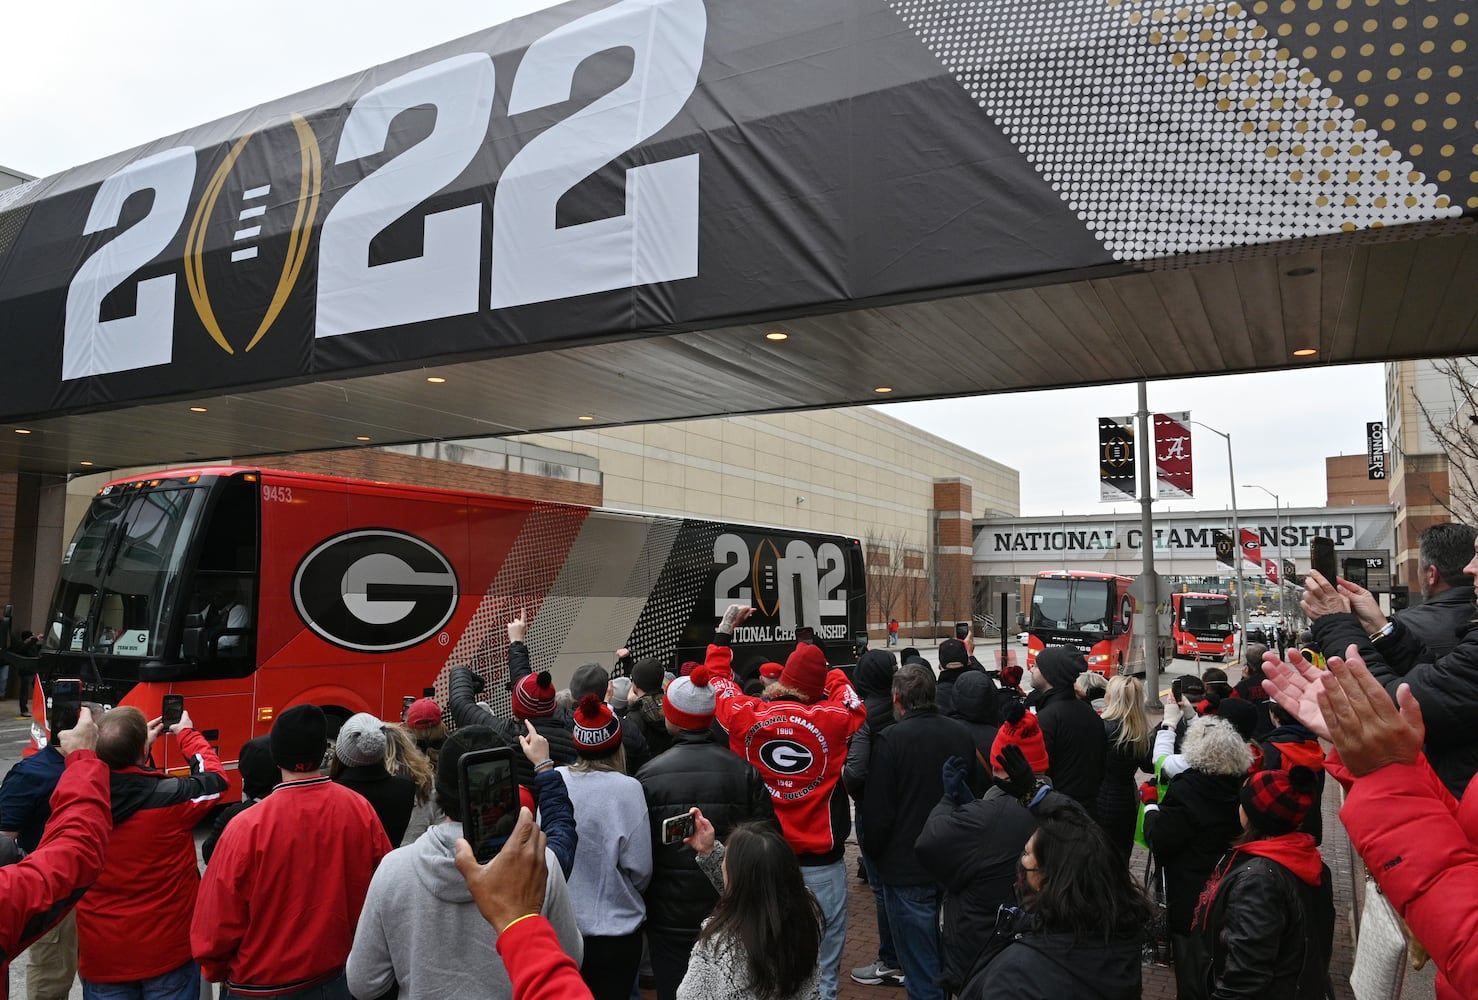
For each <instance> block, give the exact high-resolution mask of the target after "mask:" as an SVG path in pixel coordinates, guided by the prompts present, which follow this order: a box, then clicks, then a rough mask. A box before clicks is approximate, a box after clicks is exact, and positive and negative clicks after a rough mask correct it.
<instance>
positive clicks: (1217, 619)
mask: <svg viewBox="0 0 1478 1000" xmlns="http://www.w3.org/2000/svg"><path fill="white" fill-rule="evenodd" d="M1181 617H1182V618H1183V619H1184V622H1185V626H1184V627H1185V628H1187V629H1202V630H1204V631H1208V632H1230V631H1231V630H1232V602H1231V601H1213V600H1207V599H1205V598H1202V599H1200V600H1197V599H1196V598H1194V597H1188V598H1186V599H1185V600H1184V602H1183V603H1182V605H1181Z"/></svg>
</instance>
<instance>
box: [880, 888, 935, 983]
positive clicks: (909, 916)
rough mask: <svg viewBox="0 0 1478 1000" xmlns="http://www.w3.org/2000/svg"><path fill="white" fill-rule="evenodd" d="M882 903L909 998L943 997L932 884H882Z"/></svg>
mask: <svg viewBox="0 0 1478 1000" xmlns="http://www.w3.org/2000/svg"><path fill="white" fill-rule="evenodd" d="M883 904H884V905H885V906H886V907H887V910H888V924H889V926H890V927H891V928H892V929H893V947H894V948H896V949H897V950H898V961H899V963H900V964H901V966H902V968H903V980H904V982H903V985H904V987H905V988H906V989H907V990H908V998H909V1000H944V991H943V990H941V989H940V988H939V984H938V983H937V980H938V979H939V896H938V893H937V891H936V890H935V888H934V886H933V885H889V884H888V883H886V882H884V883H883Z"/></svg>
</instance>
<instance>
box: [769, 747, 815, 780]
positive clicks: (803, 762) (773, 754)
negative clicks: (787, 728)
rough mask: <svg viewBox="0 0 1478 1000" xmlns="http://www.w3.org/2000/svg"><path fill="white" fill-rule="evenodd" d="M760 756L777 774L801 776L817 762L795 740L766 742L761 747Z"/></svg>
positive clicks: (807, 750) (805, 748)
mask: <svg viewBox="0 0 1478 1000" xmlns="http://www.w3.org/2000/svg"><path fill="white" fill-rule="evenodd" d="M759 756H760V760H762V761H764V762H765V766H766V767H768V768H769V769H770V770H771V771H774V772H775V773H776V774H800V773H801V772H803V771H805V770H807V769H808V768H809V767H810V766H811V764H812V762H813V761H814V760H815V757H814V756H812V754H811V751H810V750H809V749H808V748H807V747H805V746H804V745H803V744H800V743H797V742H796V741H795V740H766V741H765V742H764V743H763V744H761V746H760V749H759Z"/></svg>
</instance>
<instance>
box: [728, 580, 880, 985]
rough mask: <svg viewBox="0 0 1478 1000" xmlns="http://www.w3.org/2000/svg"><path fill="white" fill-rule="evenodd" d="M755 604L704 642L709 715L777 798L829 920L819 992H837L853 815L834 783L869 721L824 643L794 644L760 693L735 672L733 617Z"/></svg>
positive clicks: (785, 828) (737, 609)
mask: <svg viewBox="0 0 1478 1000" xmlns="http://www.w3.org/2000/svg"><path fill="white" fill-rule="evenodd" d="M753 613H754V609H753V608H751V607H747V606H745V605H742V604H731V605H729V608H728V610H727V611H726V612H725V613H724V617H723V621H721V622H720V623H719V626H718V630H717V632H716V633H715V634H714V637H713V643H712V644H711V645H710V646H709V647H708V656H707V664H708V671H709V674H710V676H711V678H712V679H711V680H710V682H709V683H710V684H711V685H712V687H713V689H714V693H715V698H716V701H715V704H714V713H713V716H714V720H715V721H716V722H717V723H718V724H719V725H720V726H721V727H723V730H724V731H725V732H726V733H728V734H729V749H730V750H732V751H734V752H735V753H736V754H738V755H739V756H740V757H743V758H744V759H745V760H747V761H749V763H750V764H752V765H754V768H755V770H757V771H759V773H760V777H761V778H762V779H763V780H764V782H765V787H766V788H767V789H769V792H770V798H771V799H772V800H773V802H774V804H775V818H776V819H777V820H779V821H780V832H781V833H783V834H784V835H785V841H786V843H788V844H789V845H790V849H791V850H792V851H794V852H795V854H796V860H797V861H799V862H800V865H801V874H802V876H803V877H804V878H805V880H806V885H807V886H809V887H810V889H811V892H812V893H814V894H815V896H816V901H817V902H818V903H820V904H821V915H822V917H823V918H824V919H825V921H826V926H825V929H824V930H823V932H822V940H821V962H820V978H821V1000H836V994H837V977H838V974H839V972H840V969H841V961H842V945H843V943H844V942H845V940H846V936H847V871H846V863H845V862H844V861H843V860H842V852H843V850H844V849H845V847H846V842H847V834H848V833H849V832H850V831H851V826H852V815H851V810H850V808H849V807H848V804H847V795H846V792H845V791H844V790H843V788H842V785H841V780H840V779H841V776H842V766H843V765H844V764H845V763H846V762H847V741H848V740H849V739H851V738H852V734H853V733H855V732H857V730H858V729H860V728H862V724H863V723H864V722H866V721H867V709H866V707H864V706H863V704H862V699H861V698H860V697H858V696H857V692H856V691H854V690H853V689H852V683H851V682H850V681H849V680H847V675H846V674H844V673H842V672H841V671H840V670H832V669H829V668H828V666H827V662H826V653H825V652H823V651H822V649H821V647H820V646H817V645H815V644H814V643H810V642H800V643H797V644H796V647H795V652H793V653H791V654H790V656H788V657H787V658H786V660H785V669H784V670H783V671H782V672H781V674H780V680H778V681H777V682H775V683H774V684H772V685H770V687H769V688H767V689H766V690H765V693H764V695H763V696H761V697H754V696H751V695H746V694H744V692H743V689H742V688H740V687H739V685H738V684H736V683H735V682H734V669H733V663H734V653H733V650H731V649H730V648H729V642H730V639H731V637H732V636H733V633H734V626H736V625H738V624H740V623H741V622H743V621H744V620H745V619H746V618H748V617H749V616H750V615H751V614H753Z"/></svg>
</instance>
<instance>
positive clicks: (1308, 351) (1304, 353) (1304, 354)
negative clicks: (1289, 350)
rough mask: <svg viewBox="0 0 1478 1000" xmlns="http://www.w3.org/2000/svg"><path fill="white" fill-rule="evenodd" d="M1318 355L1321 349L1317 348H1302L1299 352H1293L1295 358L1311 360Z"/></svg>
mask: <svg viewBox="0 0 1478 1000" xmlns="http://www.w3.org/2000/svg"><path fill="white" fill-rule="evenodd" d="M1318 353H1319V348H1317V347H1300V348H1299V349H1298V350H1296V351H1294V352H1293V356H1294V357H1295V358H1311V357H1313V356H1314V355H1315V354H1318Z"/></svg>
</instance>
